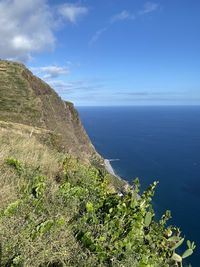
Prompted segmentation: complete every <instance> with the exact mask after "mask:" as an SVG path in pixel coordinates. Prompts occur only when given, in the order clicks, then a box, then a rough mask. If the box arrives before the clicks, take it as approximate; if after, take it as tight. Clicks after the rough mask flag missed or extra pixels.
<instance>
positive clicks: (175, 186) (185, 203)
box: [78, 106, 200, 267]
mask: <svg viewBox="0 0 200 267" xmlns="http://www.w3.org/2000/svg"><path fill="white" fill-rule="evenodd" d="M78 111H79V113H80V116H81V119H82V122H83V124H84V127H85V129H86V131H87V133H88V135H89V137H90V138H91V140H92V142H93V144H94V146H95V147H96V149H97V151H98V152H99V153H100V154H101V155H102V156H103V157H104V158H107V159H119V161H114V162H112V166H113V168H114V169H115V171H116V173H117V174H118V175H120V176H121V177H123V178H124V179H126V180H128V181H129V182H131V181H132V180H133V179H134V178H136V177H139V178H140V182H141V185H142V190H144V189H145V188H147V187H148V185H149V184H150V183H152V182H153V181H155V180H159V181H160V183H159V186H158V188H157V191H156V194H155V197H154V203H155V204H154V205H155V209H156V210H157V212H158V215H161V214H162V213H163V212H164V211H165V210H166V209H169V210H171V212H172V216H173V219H172V220H171V224H174V225H177V226H180V228H181V230H182V232H183V234H184V235H185V237H186V239H190V240H194V241H195V242H196V244H197V249H196V251H195V253H194V254H193V256H192V257H191V258H190V259H189V262H190V263H192V266H193V267H199V266H200V107H198V106H185V107H183V106H169V107H166V106H163V107H141V106H138V107H78Z"/></svg>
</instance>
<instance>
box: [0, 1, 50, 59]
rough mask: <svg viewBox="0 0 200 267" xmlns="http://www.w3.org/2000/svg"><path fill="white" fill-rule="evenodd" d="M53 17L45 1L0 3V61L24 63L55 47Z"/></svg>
mask: <svg viewBox="0 0 200 267" xmlns="http://www.w3.org/2000/svg"><path fill="white" fill-rule="evenodd" d="M53 27H54V20H53V15H52V13H51V11H50V9H49V7H48V5H47V4H46V0H2V1H0V36H1V37H0V57H2V58H15V59H18V60H27V59H29V58H30V57H31V53H33V52H41V51H43V50H44V49H51V48H53V47H54V44H55V37H54V34H53Z"/></svg>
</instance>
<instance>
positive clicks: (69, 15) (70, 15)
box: [58, 4, 88, 23]
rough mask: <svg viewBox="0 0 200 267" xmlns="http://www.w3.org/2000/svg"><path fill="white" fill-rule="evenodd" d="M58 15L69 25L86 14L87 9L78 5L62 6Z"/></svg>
mask: <svg viewBox="0 0 200 267" xmlns="http://www.w3.org/2000/svg"><path fill="white" fill-rule="evenodd" d="M58 10H59V13H60V14H61V15H62V16H63V18H65V19H66V20H68V21H69V22H71V23H76V22H77V20H78V19H79V18H80V17H82V16H84V15H87V14H88V8H87V7H85V6H82V5H79V4H64V5H61V6H60V7H59V9H58Z"/></svg>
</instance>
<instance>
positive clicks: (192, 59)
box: [0, 0, 200, 106]
mask: <svg viewBox="0 0 200 267" xmlns="http://www.w3.org/2000/svg"><path fill="white" fill-rule="evenodd" d="M0 36H1V39H0V58H3V59H4V58H7V59H12V60H18V61H22V62H24V63H25V64H26V65H27V66H28V67H29V68H31V70H32V71H33V73H35V74H37V75H39V76H40V77H41V78H43V79H45V80H46V81H47V82H48V83H49V84H50V85H51V86H52V87H54V89H56V91H57V92H58V93H59V95H60V96H61V97H62V98H64V99H66V100H70V101H72V102H74V103H75V105H86V106H87V105H93V106H96V105H101V106H105V105H109V106H110V105H114V106H115V105H177V104H180V105H196V104H198V105H199V104H200V1H198V0H193V1H191V0H190V1H189V0H158V1H143V0H82V1H81V0H80V1H70V2H69V1H63V0H58V1H53V0H49V1H46V0H1V1H0Z"/></svg>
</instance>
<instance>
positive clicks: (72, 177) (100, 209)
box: [0, 60, 195, 267]
mask: <svg viewBox="0 0 200 267" xmlns="http://www.w3.org/2000/svg"><path fill="white" fill-rule="evenodd" d="M0 84H1V88H0V140H1V143H0V188H1V194H0V267H46V266H49V267H62V266H63V267H64V266H68V267H72V266H79V267H103V266H105V267H106V266H108V267H171V266H179V267H181V266H182V264H183V262H185V258H187V257H189V256H190V255H191V254H192V253H193V250H194V249H195V244H194V242H190V241H189V240H188V241H187V249H186V250H185V252H184V253H181V254H180V253H179V247H180V246H181V245H182V244H183V242H184V238H183V237H182V236H181V232H180V230H179V228H177V227H174V226H169V225H168V223H167V222H168V220H169V219H170V212H169V211H167V212H166V213H165V214H164V215H163V216H162V217H161V218H160V220H158V221H157V220H156V219H155V213H154V210H153V207H152V206H151V200H152V197H153V195H154V190H155V188H156V186H157V182H155V183H153V184H152V185H151V186H150V187H149V188H148V189H147V190H146V191H145V192H143V193H140V191H139V181H138V180H137V179H136V180H135V181H134V183H133V186H127V184H125V182H124V181H122V180H120V179H118V178H116V177H115V176H112V175H111V174H109V173H108V172H107V171H106V170H105V168H104V166H103V164H102V163H103V159H102V158H101V157H100V156H99V155H98V153H96V151H95V149H94V147H93V146H92V144H91V143H90V141H89V138H88V137H87V135H86V133H85V131H84V129H83V127H82V125H81V122H80V120H79V116H78V113H77V112H76V111H75V109H74V107H73V104H71V103H69V102H63V101H62V100H61V99H60V98H59V97H58V95H57V94H56V93H55V92H54V91H53V90H52V89H51V88H50V87H49V86H48V85H47V84H45V83H44V82H43V81H41V80H40V79H38V78H37V77H34V76H33V75H32V73H31V72H30V71H28V70H27V69H26V68H25V66H23V65H21V64H17V63H11V62H8V61H1V60H0ZM124 185H126V186H124Z"/></svg>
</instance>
